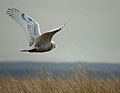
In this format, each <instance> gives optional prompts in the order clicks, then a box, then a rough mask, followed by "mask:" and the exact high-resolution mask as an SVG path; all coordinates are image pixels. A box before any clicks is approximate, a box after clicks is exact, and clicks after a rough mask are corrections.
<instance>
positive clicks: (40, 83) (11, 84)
mask: <svg viewBox="0 0 120 93" xmlns="http://www.w3.org/2000/svg"><path fill="white" fill-rule="evenodd" d="M26 73H27V78H20V79H19V78H15V77H12V76H9V77H4V78H3V77H1V78H0V93H120V79H119V78H114V77H113V78H112V79H102V78H101V79H95V78H94V77H93V76H92V75H90V74H89V73H81V72H79V73H78V72H77V73H76V72H74V73H73V77H74V78H68V77H67V76H64V75H63V77H56V76H54V75H52V74H47V75H46V76H44V77H42V78H41V76H40V75H38V76H36V77H35V78H31V77H30V76H29V73H28V72H26Z"/></svg>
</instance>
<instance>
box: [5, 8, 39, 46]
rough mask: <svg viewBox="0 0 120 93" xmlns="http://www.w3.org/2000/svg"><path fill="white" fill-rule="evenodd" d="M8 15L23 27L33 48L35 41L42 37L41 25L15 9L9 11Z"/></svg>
mask: <svg viewBox="0 0 120 93" xmlns="http://www.w3.org/2000/svg"><path fill="white" fill-rule="evenodd" d="M7 14H9V16H10V17H11V18H12V19H14V20H15V21H16V22H18V23H19V24H20V25H21V27H22V28H23V30H24V31H25V33H26V36H27V38H28V40H29V46H32V45H33V44H34V41H35V40H36V39H37V38H38V37H39V36H40V35H41V33H40V27H39V24H38V23H37V22H36V21H34V20H33V19H32V18H30V17H29V16H27V15H25V14H24V13H22V12H20V11H19V10H17V9H15V8H12V9H8V11H7Z"/></svg>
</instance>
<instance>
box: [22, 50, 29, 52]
mask: <svg viewBox="0 0 120 93" xmlns="http://www.w3.org/2000/svg"><path fill="white" fill-rule="evenodd" d="M28 51H29V50H21V51H20V52H28Z"/></svg>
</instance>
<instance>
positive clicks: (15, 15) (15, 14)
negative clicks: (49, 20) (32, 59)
mask: <svg viewBox="0 0 120 93" xmlns="http://www.w3.org/2000/svg"><path fill="white" fill-rule="evenodd" d="M6 12H7V14H8V15H9V16H10V17H11V18H12V19H14V20H15V21H16V22H17V23H18V24H20V26H21V27H22V28H23V30H24V31H25V34H26V36H27V38H28V40H29V46H30V47H32V49H28V50H21V52H38V53H39V52H47V51H50V50H52V49H54V48H55V47H56V44H55V42H54V41H52V40H51V39H52V37H53V35H54V34H55V33H57V32H59V31H60V30H61V29H62V28H63V27H64V26H65V24H66V23H65V24H63V25H62V26H60V27H58V28H55V29H53V30H50V31H47V32H45V33H43V34H41V32H40V27H39V24H38V23H37V22H36V21H35V20H33V19H32V18H30V17H29V16H27V15H26V14H25V13H23V12H21V11H19V10H18V9H16V8H8V10H7V11H6Z"/></svg>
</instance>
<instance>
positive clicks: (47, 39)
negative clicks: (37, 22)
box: [35, 23, 66, 47]
mask: <svg viewBox="0 0 120 93" xmlns="http://www.w3.org/2000/svg"><path fill="white" fill-rule="evenodd" d="M65 24H66V23H65ZM65 24H63V25H62V26H60V27H58V28H55V29H53V30H50V31H48V32H46V33H44V34H42V35H41V36H39V37H38V39H36V41H35V47H36V46H37V47H39V46H40V45H43V46H49V45H50V44H51V39H52V37H53V35H54V34H55V33H57V32H58V31H60V30H61V29H62V28H63V27H64V26H65Z"/></svg>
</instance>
